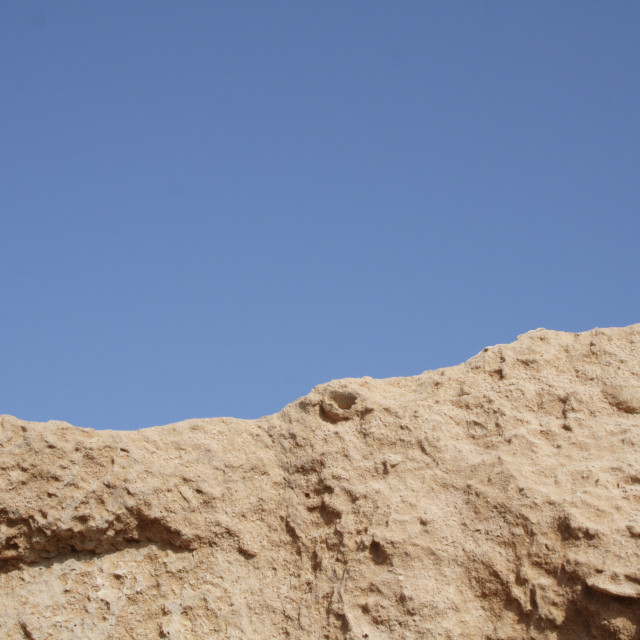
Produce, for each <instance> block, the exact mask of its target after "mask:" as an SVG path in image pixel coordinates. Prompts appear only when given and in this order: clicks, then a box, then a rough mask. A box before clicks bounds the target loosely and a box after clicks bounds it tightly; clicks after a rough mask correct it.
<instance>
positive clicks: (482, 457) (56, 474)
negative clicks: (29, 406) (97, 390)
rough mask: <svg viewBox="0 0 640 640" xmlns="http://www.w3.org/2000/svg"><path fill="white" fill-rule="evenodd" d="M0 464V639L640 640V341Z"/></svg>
mask: <svg viewBox="0 0 640 640" xmlns="http://www.w3.org/2000/svg"><path fill="white" fill-rule="evenodd" d="M0 466H1V473H0V594H1V598H2V604H3V606H2V607H1V608H0V637H2V638H20V639H23V638H27V639H32V640H45V639H55V640H62V639H67V638H74V639H78V640H89V639H96V640H97V639H108V638H136V639H138V638H139V639H140V640H148V639H149V638H173V639H185V640H186V639H191V638H194V639H196V638H197V639H198V640H201V639H203V638H234V639H235V638H237V639H243V640H244V639H247V638H250V639H251V638H256V639H265V640H266V639H269V640H273V639H277V638H300V639H307V638H308V639H316V638H329V639H335V640H337V639H343V638H344V639H351V640H356V639H364V638H369V639H370V640H382V639H385V640H386V639H394V640H402V639H405V640H413V639H415V640H418V639H425V638H429V639H450V640H460V639H469V640H478V639H485V640H489V639H491V640H507V639H509V640H519V639H525V638H531V639H538V640H551V639H558V640H585V639H593V640H596V639H597V640H599V639H612V640H638V638H640V325H634V326H631V327H627V328H622V329H595V330H593V331H589V332H585V333H581V334H569V333H560V332H555V331H546V330H542V329H539V330H536V331H532V332H529V333H527V334H525V335H523V336H520V337H519V338H518V340H517V341H516V342H514V343H513V344H509V345H498V346H494V347H489V348H487V349H485V350H484V351H482V352H481V353H480V354H478V355H477V356H475V357H474V358H472V359H471V360H469V361H468V362H466V363H465V364H461V365H459V366H456V367H451V368H448V369H439V370H436V371H428V372H426V373H423V374H422V375H419V376H415V377H411V378H391V379H388V380H373V379H371V378H363V379H346V380H338V381H334V382H330V383H328V384H325V385H321V386H319V387H316V388H315V389H314V390H313V391H312V392H311V393H310V394H309V395H308V396H306V397H304V398H301V399H300V400H297V401H296V402H294V403H293V404H290V405H289V406H287V407H285V408H284V409H283V410H282V411H281V412H280V413H278V414H276V415H273V416H268V417H265V418H261V419H259V420H248V421H247V420H235V419H228V418H221V419H210V420H189V421H186V422H182V423H179V424H173V425H169V426H165V427H156V428H153V429H146V430H142V431H137V432H117V431H93V430H90V429H80V428H77V427H73V426H71V425H68V424H65V423H60V422H49V423H44V424H40V423H31V422H23V421H20V420H18V419H16V418H13V417H9V416H3V417H2V418H0Z"/></svg>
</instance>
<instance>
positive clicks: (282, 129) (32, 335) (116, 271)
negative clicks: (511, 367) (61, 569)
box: [0, 0, 640, 429]
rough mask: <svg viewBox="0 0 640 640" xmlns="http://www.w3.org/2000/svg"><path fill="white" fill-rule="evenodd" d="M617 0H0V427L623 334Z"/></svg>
mask: <svg viewBox="0 0 640 640" xmlns="http://www.w3.org/2000/svg"><path fill="white" fill-rule="evenodd" d="M639 33H640V3H638V2H631V1H619V2H602V1H600V0H599V1H597V2H593V1H588V0H580V1H561V2H558V1H557V0H553V1H552V2H551V1H547V2H545V1H536V2H512V1H508V2H507V1H505V2H491V1H487V2H475V1H471V0H469V1H467V2H456V1H446V2H445V1H433V2H431V1H429V2H426V1H425V0H419V1H408V0H401V1H399V2H391V1H385V2H380V1H375V2H374V1H369V0H367V1H352V2H345V1H342V0H341V1H339V2H338V1H333V0H327V1H324V0H323V1H322V2H311V1H309V2H306V1H305V2H299V1H293V0H291V1H288V2H281V1H269V2H264V1H262V0H260V1H242V0H239V1H238V2H209V1H206V2H205V1H187V2H175V1H174V2H167V1H164V0H154V2H142V1H140V0H133V1H131V0H128V1H126V2H125V1H110V2H81V1H80V0H77V1H74V2H71V1H68V0H57V1H56V2H51V0H46V1H36V0H30V1H18V0H5V1H4V2H3V3H2V7H1V8H0V60H1V62H0V82H1V84H0V90H1V94H0V96H1V99H0V221H1V225H0V240H1V242H2V253H1V270H0V339H1V343H0V344H1V347H2V348H1V356H2V358H1V373H0V413H9V414H13V415H16V416H18V417H20V418H23V419H27V420H48V419H58V420H66V421H68V422H72V423H74V424H77V425H80V426H85V427H94V428H105V427H111V428H124V429H133V428H138V427H148V426H152V425H156V424H164V423H168V422H174V421H178V420H181V419H186V418H196V417H213V416H220V415H232V416H237V417H242V418H255V417H259V416H261V415H264V414H269V413H273V412H276V411H278V410H280V408H282V406H284V405H285V404H287V403H289V402H292V401H293V400H295V399H296V398H298V397H300V396H302V395H305V394H306V393H308V392H309V391H310V389H311V388H312V387H313V386H315V385H316V384H320V383H322V382H326V381H328V380H331V379H334V378H341V377H347V376H356V377H357V376H364V375H370V376H373V377H389V376H400V375H402V376H404V375H414V374H417V373H420V372H422V371H424V370H426V369H433V368H437V367H442V366H449V365H453V364H458V363H460V362H462V361H464V360H466V359H468V358H469V357H471V356H473V355H474V354H476V353H477V352H478V351H480V350H481V349H482V348H483V347H485V346H486V345H490V344H495V343H499V342H510V341H512V340H514V339H515V337H516V336H517V335H518V334H520V333H524V332H525V331H528V330H530V329H535V328H537V327H541V326H542V327H546V328H549V329H558V330H566V331H582V330H586V329H590V328H593V327H594V326H614V325H615V326H621V325H627V324H631V323H634V322H638V321H640V251H639V247H640V37H639V35H638V34H639Z"/></svg>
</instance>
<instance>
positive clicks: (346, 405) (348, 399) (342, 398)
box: [331, 391, 358, 411]
mask: <svg viewBox="0 0 640 640" xmlns="http://www.w3.org/2000/svg"><path fill="white" fill-rule="evenodd" d="M331 400H333V402H334V403H335V404H336V406H337V407H338V408H339V409H344V410H345V411H348V410H349V409H351V407H353V405H354V404H355V403H356V402H357V400H358V396H356V394H355V393H351V392H350V391H336V392H334V393H333V394H332V395H331Z"/></svg>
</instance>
